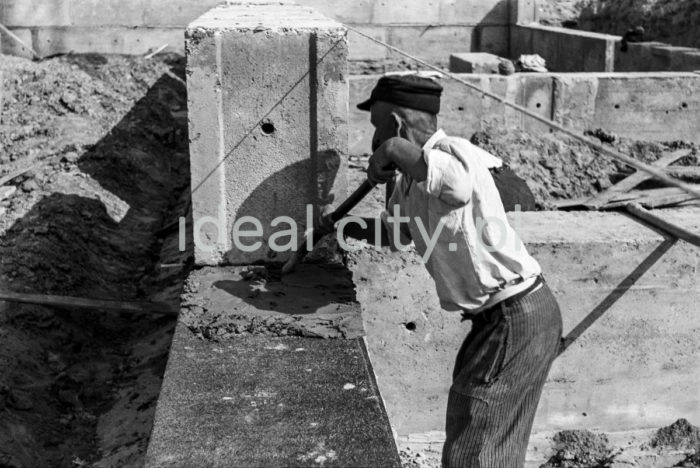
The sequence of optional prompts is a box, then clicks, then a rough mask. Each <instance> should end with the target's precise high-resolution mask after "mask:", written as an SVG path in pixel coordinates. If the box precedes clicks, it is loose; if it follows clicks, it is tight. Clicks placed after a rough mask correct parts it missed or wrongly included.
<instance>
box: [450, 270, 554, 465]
mask: <svg viewBox="0 0 700 468" xmlns="http://www.w3.org/2000/svg"><path fill="white" fill-rule="evenodd" d="M471 320H472V329H471V331H470V332H469V334H468V335H467V337H466V339H465V340H464V343H463V344H462V347H461V349H460V351H459V354H458V355H457V363H456V365H455V370H454V374H453V382H452V387H451V388H450V394H449V399H448V403H447V424H446V433H447V439H446V441H445V446H444V449H443V452H442V465H443V467H444V468H519V467H522V466H523V465H524V463H525V452H526V450H527V444H528V439H529V438H530V431H531V429H532V421H533V419H534V417H535V411H536V410H537V403H538V401H539V399H540V395H541V394H542V387H543V386H544V382H545V380H546V378H547V374H548V373H549V368H550V367H551V364H552V361H553V360H554V358H555V357H556V355H557V350H558V348H559V342H560V339H561V332H562V322H561V313H560V311H559V306H558V305H557V302H556V300H555V298H554V296H553V295H552V292H551V291H550V289H549V288H548V287H547V284H546V283H544V284H542V286H541V287H539V288H537V289H535V290H534V291H533V292H531V293H529V294H527V295H525V296H524V297H521V298H519V299H516V300H514V301H510V303H509V301H507V300H506V301H505V303H502V304H496V305H495V306H494V307H492V308H491V309H488V310H486V311H484V312H482V313H479V314H477V315H476V316H474V317H473V318H471Z"/></svg>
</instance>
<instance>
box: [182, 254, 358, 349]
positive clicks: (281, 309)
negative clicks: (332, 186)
mask: <svg viewBox="0 0 700 468" xmlns="http://www.w3.org/2000/svg"><path fill="white" fill-rule="evenodd" d="M274 271H275V270H274V268H266V267H264V266H257V267H221V268H211V267H206V268H203V269H200V270H197V271H195V272H193V273H192V274H191V275H190V277H189V278H188V279H187V283H186V286H185V293H184V294H183V296H182V313H181V317H180V321H181V322H182V323H183V324H184V325H185V326H187V327H188V328H189V330H190V331H191V332H193V333H195V334H196V335H197V336H199V337H200V338H206V339H209V340H214V341H223V340H227V339H232V338H236V336H238V335H251V334H253V335H268V336H307V337H317V338H356V337H359V336H362V335H363V330H362V319H361V317H360V305H359V303H358V302H357V301H356V299H355V289H354V286H353V283H352V277H351V273H350V272H349V271H348V270H347V269H345V268H344V267H343V266H342V265H332V264H331V265H313V264H302V265H299V266H298V268H297V269H296V270H295V271H294V272H293V273H291V274H288V275H285V276H284V277H280V276H279V273H277V274H276V275H275V274H274ZM277 272H279V270H277Z"/></svg>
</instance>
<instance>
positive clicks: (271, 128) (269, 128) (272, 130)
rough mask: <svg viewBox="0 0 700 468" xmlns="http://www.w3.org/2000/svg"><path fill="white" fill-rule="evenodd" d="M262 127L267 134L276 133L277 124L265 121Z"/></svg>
mask: <svg viewBox="0 0 700 468" xmlns="http://www.w3.org/2000/svg"><path fill="white" fill-rule="evenodd" d="M260 128H261V129H262V132H263V133H264V134H265V135H272V134H273V133H275V126H274V125H273V124H272V122H264V123H263V124H262V125H261V126H260Z"/></svg>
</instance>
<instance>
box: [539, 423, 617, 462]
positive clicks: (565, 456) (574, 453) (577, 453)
mask: <svg viewBox="0 0 700 468" xmlns="http://www.w3.org/2000/svg"><path fill="white" fill-rule="evenodd" d="M554 443H555V447H556V449H555V450H556V453H555V454H554V456H553V457H552V458H550V459H549V461H548V462H547V463H545V464H544V465H542V466H541V467H540V468H604V467H606V466H608V465H609V464H610V462H611V460H612V458H613V454H612V449H611V448H610V444H609V441H608V437H607V436H606V435H605V434H596V433H593V432H591V431H585V430H584V431H578V430H576V431H561V432H559V433H557V434H556V435H555V436H554Z"/></svg>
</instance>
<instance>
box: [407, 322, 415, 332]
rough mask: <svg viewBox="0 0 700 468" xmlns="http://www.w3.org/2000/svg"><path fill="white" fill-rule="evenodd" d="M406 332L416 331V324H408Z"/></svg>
mask: <svg viewBox="0 0 700 468" xmlns="http://www.w3.org/2000/svg"><path fill="white" fill-rule="evenodd" d="M406 330H408V331H416V322H408V323H407V324H406Z"/></svg>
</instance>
